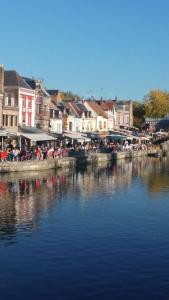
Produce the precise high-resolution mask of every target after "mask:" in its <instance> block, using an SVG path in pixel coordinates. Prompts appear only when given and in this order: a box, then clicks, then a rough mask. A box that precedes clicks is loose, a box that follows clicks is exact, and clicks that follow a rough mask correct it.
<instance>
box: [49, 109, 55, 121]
mask: <svg viewBox="0 0 169 300" xmlns="http://www.w3.org/2000/svg"><path fill="white" fill-rule="evenodd" d="M53 116H54V111H53V109H50V118H51V119H53Z"/></svg>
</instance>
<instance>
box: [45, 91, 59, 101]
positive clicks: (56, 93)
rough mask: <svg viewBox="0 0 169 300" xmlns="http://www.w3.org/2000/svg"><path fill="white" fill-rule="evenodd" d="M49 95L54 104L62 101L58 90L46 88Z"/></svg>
mask: <svg viewBox="0 0 169 300" xmlns="http://www.w3.org/2000/svg"><path fill="white" fill-rule="evenodd" d="M47 92H48V94H49V95H50V98H51V101H52V102H54V103H55V104H59V103H61V102H62V99H61V95H60V91H59V90H47Z"/></svg>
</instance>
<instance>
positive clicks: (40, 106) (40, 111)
mask: <svg viewBox="0 0 169 300" xmlns="http://www.w3.org/2000/svg"><path fill="white" fill-rule="evenodd" d="M41 113H42V104H39V114H41Z"/></svg>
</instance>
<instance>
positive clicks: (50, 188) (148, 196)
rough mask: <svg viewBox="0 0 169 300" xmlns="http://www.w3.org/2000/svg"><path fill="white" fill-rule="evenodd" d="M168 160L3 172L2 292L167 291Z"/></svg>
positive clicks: (140, 294) (71, 295)
mask: <svg viewBox="0 0 169 300" xmlns="http://www.w3.org/2000/svg"><path fill="white" fill-rule="evenodd" d="M168 225H169V160H168V159H167V158H163V159H161V158H140V159H137V160H134V161H118V162H117V163H116V164H113V165H111V166H108V167H106V166H103V165H101V166H100V167H97V168H96V167H87V168H84V169H79V170H76V171H73V170H72V171H70V170H64V171H63V172H62V171H59V172H57V173H55V172H54V171H50V172H39V173H36V172H33V173H27V174H26V173H24V174H22V173H18V174H15V173H14V174H8V175H3V176H0V299H2V300H6V299H7V300H8V299H12V300H15V299H16V300H20V299H22V300H23V299H33V300H34V299H36V300H39V299H40V300H44V299H57V300H58V299H59V300H60V299H61V300H65V299H66V300H76V299H78V300H79V299H106V300H107V299H115V300H118V299H125V300H126V299H137V300H139V299H144V300H151V299H153V300H154V299H158V300H165V299H166V300H167V299H169V233H168V228H169V226H168Z"/></svg>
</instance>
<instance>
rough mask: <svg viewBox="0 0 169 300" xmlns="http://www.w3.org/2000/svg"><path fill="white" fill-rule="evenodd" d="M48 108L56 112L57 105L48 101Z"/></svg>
mask: <svg viewBox="0 0 169 300" xmlns="http://www.w3.org/2000/svg"><path fill="white" fill-rule="evenodd" d="M49 107H50V109H54V110H58V107H57V105H56V104H55V103H54V102H53V101H50V106H49Z"/></svg>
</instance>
